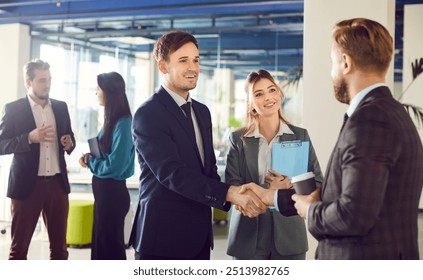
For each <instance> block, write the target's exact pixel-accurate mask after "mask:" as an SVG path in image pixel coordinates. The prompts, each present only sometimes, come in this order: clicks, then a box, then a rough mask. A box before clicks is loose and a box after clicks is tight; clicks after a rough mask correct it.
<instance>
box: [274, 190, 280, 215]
mask: <svg viewBox="0 0 423 280" xmlns="http://www.w3.org/2000/svg"><path fill="white" fill-rule="evenodd" d="M273 205H274V206H275V209H276V210H277V211H278V212H280V211H279V206H278V190H276V191H275V195H274V196H273Z"/></svg>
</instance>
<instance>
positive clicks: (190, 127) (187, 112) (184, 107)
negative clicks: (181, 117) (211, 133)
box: [181, 102, 196, 143]
mask: <svg viewBox="0 0 423 280" xmlns="http://www.w3.org/2000/svg"><path fill="white" fill-rule="evenodd" d="M181 108H182V110H184V112H185V115H186V117H187V123H188V130H189V134H190V137H191V138H192V140H194V143H196V140H195V130H194V124H193V123H192V117H191V102H187V103H185V104H184V105H182V106H181Z"/></svg>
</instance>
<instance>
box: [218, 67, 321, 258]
mask: <svg viewBox="0 0 423 280" xmlns="http://www.w3.org/2000/svg"><path fill="white" fill-rule="evenodd" d="M245 91H246V93H247V101H248V102H247V110H248V111H247V125H246V127H244V128H241V129H239V130H237V131H235V132H233V133H232V134H231V136H230V139H229V141H230V143H229V146H230V147H229V148H230V149H229V153H228V157H227V165H226V170H225V178H226V182H227V183H229V184H231V185H242V184H245V183H250V182H254V183H256V184H259V185H261V186H262V187H263V188H273V189H283V191H284V192H286V196H287V197H290V196H291V195H292V194H293V193H294V190H293V189H291V186H292V185H291V182H290V178H287V177H285V176H283V175H281V174H279V173H277V172H276V171H273V170H270V162H271V147H272V144H273V143H275V142H280V141H290V140H309V141H310V137H309V136H308V133H307V130H305V129H302V128H299V127H296V126H293V125H290V124H289V123H288V122H287V121H286V120H285V119H284V118H283V116H282V110H281V103H282V100H283V97H284V96H283V92H282V90H281V89H280V87H279V86H278V85H277V84H276V82H275V81H274V79H273V77H272V76H271V75H270V73H269V72H267V71H266V70H258V71H257V72H251V73H250V74H249V75H248V77H247V80H246V87H245ZM310 143H311V142H310ZM308 169H309V171H313V172H314V174H315V178H316V185H318V186H321V183H322V181H323V177H322V172H321V170H320V166H319V162H318V160H317V157H316V154H315V152H314V149H313V145H310V153H309V164H308ZM289 200H290V199H289ZM231 212H232V214H231V219H230V225H229V236H228V250H227V254H228V255H230V256H233V257H234V259H241V260H246V259H255V260H258V259H287V260H291V259H294V260H296V259H305V254H306V252H307V250H308V243H307V233H306V228H305V223H304V221H303V219H301V218H300V217H299V216H298V215H294V213H289V214H287V215H291V216H283V215H282V214H281V213H279V212H278V211H275V209H273V208H269V209H268V210H267V211H266V212H265V213H263V214H261V215H259V216H258V217H255V218H248V217H246V216H243V215H242V213H241V212H240V211H238V210H237V209H235V207H233V208H232V211H231Z"/></svg>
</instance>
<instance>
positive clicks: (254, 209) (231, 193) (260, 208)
mask: <svg viewBox="0 0 423 280" xmlns="http://www.w3.org/2000/svg"><path fill="white" fill-rule="evenodd" d="M244 186H246V187H248V186H251V187H253V186H257V185H256V184H254V183H249V184H245V185H242V186H240V187H244ZM240 187H239V186H230V187H229V189H228V193H227V195H226V201H230V202H231V203H232V204H234V205H236V206H239V207H240V209H242V210H241V212H242V214H244V215H245V216H248V217H250V218H253V217H256V216H258V215H260V214H261V213H263V212H265V211H266V209H267V206H266V205H265V204H264V203H263V202H262V201H261V199H260V198H259V197H258V196H257V195H256V194H255V193H254V192H253V191H251V190H250V189H248V190H247V189H246V190H245V191H244V192H242V193H240ZM257 187H259V188H260V186H257Z"/></svg>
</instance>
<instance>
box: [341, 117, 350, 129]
mask: <svg viewBox="0 0 423 280" xmlns="http://www.w3.org/2000/svg"><path fill="white" fill-rule="evenodd" d="M348 118H349V117H348V115H347V113H345V114H344V122H343V123H342V127H341V131H342V130H343V129H344V126H345V123H346V122H347V120H348Z"/></svg>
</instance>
